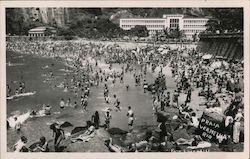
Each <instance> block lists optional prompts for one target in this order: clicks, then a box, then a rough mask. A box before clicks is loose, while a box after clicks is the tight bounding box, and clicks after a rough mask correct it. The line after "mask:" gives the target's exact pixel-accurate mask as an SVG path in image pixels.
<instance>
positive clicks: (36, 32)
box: [29, 27, 46, 37]
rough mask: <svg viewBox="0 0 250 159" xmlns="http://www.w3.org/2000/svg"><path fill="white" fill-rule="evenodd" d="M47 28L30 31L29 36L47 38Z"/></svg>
mask: <svg viewBox="0 0 250 159" xmlns="http://www.w3.org/2000/svg"><path fill="white" fill-rule="evenodd" d="M45 31H46V27H36V28H33V29H30V30H29V36H31V37H38V36H45Z"/></svg>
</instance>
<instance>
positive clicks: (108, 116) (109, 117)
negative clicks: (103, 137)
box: [105, 111, 112, 130]
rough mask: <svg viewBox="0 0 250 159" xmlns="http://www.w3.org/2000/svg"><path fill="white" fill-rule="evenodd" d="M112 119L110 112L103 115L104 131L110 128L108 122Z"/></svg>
mask: <svg viewBox="0 0 250 159" xmlns="http://www.w3.org/2000/svg"><path fill="white" fill-rule="evenodd" d="M111 119H112V116H111V114H110V111H106V113H105V124H106V130H108V129H109V127H110V120H111Z"/></svg>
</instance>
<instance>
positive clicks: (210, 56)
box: [202, 54, 212, 59]
mask: <svg viewBox="0 0 250 159" xmlns="http://www.w3.org/2000/svg"><path fill="white" fill-rule="evenodd" d="M211 58H212V55H210V54H207V55H204V56H202V59H211Z"/></svg>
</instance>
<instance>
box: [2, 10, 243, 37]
mask: <svg viewBox="0 0 250 159" xmlns="http://www.w3.org/2000/svg"><path fill="white" fill-rule="evenodd" d="M20 13H21V10H20V9H18V8H15V9H11V8H9V9H6V33H9V34H12V35H13V34H16V35H27V32H28V30H29V29H31V28H34V27H36V26H46V25H50V26H54V27H56V28H57V30H58V35H63V36H79V37H86V38H118V37H124V36H130V37H133V36H138V37H146V36H148V31H147V29H146V27H145V26H136V27H135V28H133V29H131V30H129V31H124V30H122V29H120V27H119V19H120V18H124V17H126V18H127V17H162V15H163V14H185V15H188V16H205V15H206V16H209V17H210V20H209V21H208V23H207V27H208V29H207V30H208V31H211V32H215V31H216V30H220V31H223V30H229V31H235V30H243V9H242V8H238V9H235V8H234V9H233V8H88V9H86V8H85V9H81V8H74V9H73V8H71V9H69V13H68V14H69V17H70V21H69V22H68V23H67V24H65V25H64V26H62V27H58V26H57V25H56V23H54V22H51V23H50V24H45V23H43V22H42V21H39V20H35V21H34V20H33V19H32V17H30V18H28V19H27V18H26V19H25V18H24V16H25V15H23V13H22V14H20ZM27 16H29V15H26V17H27ZM157 34H159V33H157ZM160 36H161V35H160ZM164 36H165V37H167V38H180V37H182V33H181V31H180V30H179V29H177V30H168V29H166V30H165V31H164ZM157 37H158V35H157Z"/></svg>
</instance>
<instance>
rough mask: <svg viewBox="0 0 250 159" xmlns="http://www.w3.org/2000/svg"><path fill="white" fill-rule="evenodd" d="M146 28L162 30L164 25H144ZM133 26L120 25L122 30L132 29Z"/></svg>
mask: <svg viewBox="0 0 250 159" xmlns="http://www.w3.org/2000/svg"><path fill="white" fill-rule="evenodd" d="M145 26H146V27H147V28H164V25H145ZM132 27H135V25H122V28H132Z"/></svg>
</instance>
